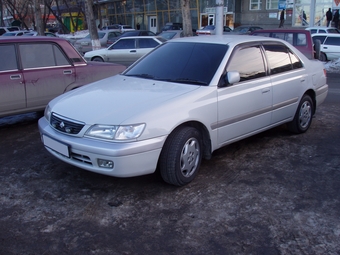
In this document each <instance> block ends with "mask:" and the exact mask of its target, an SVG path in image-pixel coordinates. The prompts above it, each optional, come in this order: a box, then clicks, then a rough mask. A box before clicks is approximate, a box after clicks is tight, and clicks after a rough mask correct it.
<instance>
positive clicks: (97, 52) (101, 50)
mask: <svg viewBox="0 0 340 255" xmlns="http://www.w3.org/2000/svg"><path fill="white" fill-rule="evenodd" d="M106 52H107V48H105V49H100V50H91V51H88V52H86V53H85V55H84V56H85V57H88V56H94V55H103V54H106Z"/></svg>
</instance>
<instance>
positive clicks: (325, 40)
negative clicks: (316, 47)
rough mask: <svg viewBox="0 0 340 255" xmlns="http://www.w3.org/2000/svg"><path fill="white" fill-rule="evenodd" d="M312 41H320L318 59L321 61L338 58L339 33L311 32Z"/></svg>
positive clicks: (339, 49)
mask: <svg viewBox="0 0 340 255" xmlns="http://www.w3.org/2000/svg"><path fill="white" fill-rule="evenodd" d="M312 39H313V42H314V43H316V42H317V41H320V58H319V59H320V60H321V61H323V62H326V61H330V60H334V59H339V58H340V34H333V33H327V34H323V33H317V34H312Z"/></svg>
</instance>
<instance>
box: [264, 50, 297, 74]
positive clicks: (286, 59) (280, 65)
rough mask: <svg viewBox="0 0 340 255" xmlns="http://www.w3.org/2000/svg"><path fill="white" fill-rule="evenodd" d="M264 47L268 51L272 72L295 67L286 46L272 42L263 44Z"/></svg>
mask: <svg viewBox="0 0 340 255" xmlns="http://www.w3.org/2000/svg"><path fill="white" fill-rule="evenodd" d="M263 47H264V49H265V51H266V56H267V60H268V63H269V68H270V73H271V74H278V73H282V72H287V71H290V70H292V69H293V67H292V63H291V61H290V56H289V53H288V48H287V47H286V46H284V45H277V44H271V45H263Z"/></svg>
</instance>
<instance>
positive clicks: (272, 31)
mask: <svg viewBox="0 0 340 255" xmlns="http://www.w3.org/2000/svg"><path fill="white" fill-rule="evenodd" d="M280 32H282V33H294V32H302V33H309V34H310V31H308V30H306V29H282V28H280V29H259V30H254V31H253V32H252V34H253V33H280Z"/></svg>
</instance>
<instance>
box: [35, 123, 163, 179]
mask: <svg viewBox="0 0 340 255" xmlns="http://www.w3.org/2000/svg"><path fill="white" fill-rule="evenodd" d="M38 125H39V131H40V135H41V139H42V141H43V143H44V145H45V148H46V149H47V150H48V151H49V152H50V153H51V154H52V155H53V156H55V157H57V158H58V159H60V160H62V161H64V162H66V163H69V164H71V165H74V166H76V167H79V168H82V169H85V170H88V171H92V172H96V173H99V174H105V175H110V176H115V177H132V176H139V175H145V174H150V173H153V172H154V171H155V170H156V167H157V162H158V158H159V155H160V153H161V150H162V147H163V144H164V142H165V139H166V136H162V137H156V138H153V139H149V140H145V141H137V142H129V143H117V142H107V141H101V140H97V139H90V138H86V137H81V138H80V137H74V136H70V135H65V134H62V133H60V132H58V131H55V130H54V129H53V128H51V126H50V125H49V123H48V121H47V120H46V118H45V117H42V118H40V119H39V122H38ZM99 160H105V161H111V162H112V168H105V167H101V166H100V165H99V163H98V162H99Z"/></svg>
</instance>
